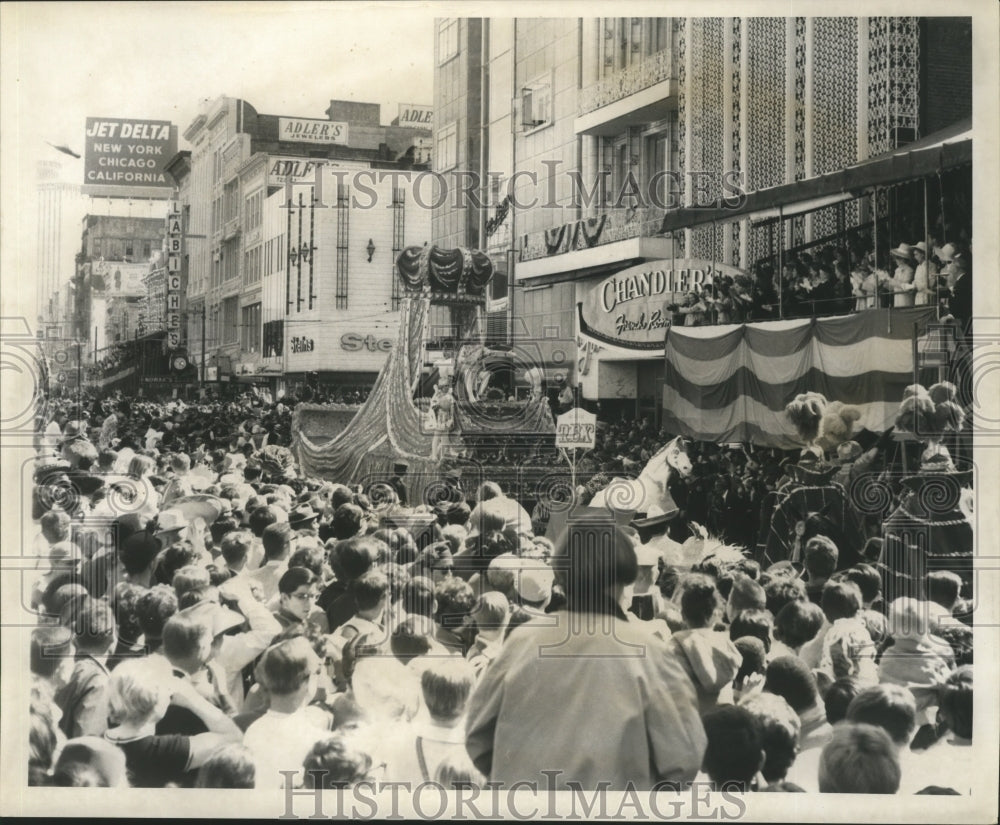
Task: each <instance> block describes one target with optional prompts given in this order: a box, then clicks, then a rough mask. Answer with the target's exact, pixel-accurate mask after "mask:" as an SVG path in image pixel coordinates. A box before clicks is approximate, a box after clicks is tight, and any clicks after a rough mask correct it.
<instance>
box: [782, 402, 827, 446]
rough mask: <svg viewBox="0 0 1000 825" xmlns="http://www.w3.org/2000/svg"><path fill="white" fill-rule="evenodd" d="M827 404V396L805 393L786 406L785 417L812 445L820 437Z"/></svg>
mask: <svg viewBox="0 0 1000 825" xmlns="http://www.w3.org/2000/svg"><path fill="white" fill-rule="evenodd" d="M827 403H828V402H827V400H826V396H824V395H822V394H821V393H818V392H804V393H800V394H799V395H796V396H795V398H793V399H792V400H791V401H789V402H788V404H786V405H785V415H786V416H788V420H789V421H790V422H791V423H792V426H793V427H795V431H796V432H797V433H798V435H799V438H801V439H802V440H803V441H804V442H806V443H811V442H813V441H815V440H816V439H817V438H818V437H819V433H820V422H821V421H822V419H823V414H824V413H825V412H826V407H827Z"/></svg>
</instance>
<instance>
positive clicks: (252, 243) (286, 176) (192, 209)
mask: <svg viewBox="0 0 1000 825" xmlns="http://www.w3.org/2000/svg"><path fill="white" fill-rule="evenodd" d="M326 115H327V119H325V120H323V119H313V118H302V117H285V116H279V115H266V114H258V112H257V111H256V110H255V109H254V108H253V107H252V106H251V105H250V104H249V103H247V102H246V101H241V100H237V99H234V98H229V97H221V98H218V99H217V100H215V101H214V102H212V103H210V104H207V105H206V106H205V108H204V110H203V111H202V113H200V114H199V116H198V117H197V118H196V119H195V120H194V121H193V122H192V123H191V124H190V125H189V126H188V128H187V130H186V131H185V133H184V137H185V139H186V140H188V141H189V142H190V143H191V145H192V149H191V152H190V157H189V158H176V159H175V161H174V162H173V163H172V164H171V168H172V170H173V173H174V176H175V179H176V180H177V182H178V197H179V202H180V206H181V210H182V214H183V216H184V224H185V241H184V243H185V256H184V257H185V265H184V267H183V275H184V279H183V280H184V282H185V284H186V287H185V305H186V306H185V312H184V316H185V317H186V319H187V323H186V341H187V348H188V352H189V355H190V356H191V357H192V358H193V359H195V361H196V362H198V363H199V364H200V365H201V366H203V367H204V373H205V376H206V378H207V379H208V380H210V381H219V382H222V383H249V382H253V383H261V384H265V385H269V386H277V385H278V384H281V383H283V381H284V378H283V372H284V368H285V366H287V365H286V364H285V363H284V362H283V361H279V362H276V361H275V360H274V357H271V358H265V350H266V349H268V347H266V346H265V344H268V345H269V350H270V351H274V352H278V353H284V352H285V351H286V349H285V345H286V343H287V342H286V341H285V340H284V337H285V335H286V332H285V330H286V327H285V324H284V321H285V318H286V313H287V312H288V311H289V310H288V305H287V304H281V305H278V304H275V305H273V306H270V307H265V306H264V290H265V278H267V277H269V276H273V275H275V273H276V272H279V271H280V272H285V271H287V268H288V266H289V265H290V262H289V260H288V256H289V255H292V254H294V255H296V256H301V255H302V250H301V244H300V238H299V235H298V234H296V235H295V237H294V238H293V237H291V236H289V235H287V233H288V232H290V231H291V230H290V229H289V227H288V226H285V225H284V224H282V221H281V216H287V214H288V213H289V210H288V208H287V204H286V203H285V202H284V201H282V197H283V193H284V192H285V189H286V187H292V189H293V190H297V191H298V192H300V193H304V197H305V203H306V205H307V206H308V207H310V208H311V205H312V199H313V197H314V196H315V195H317V194H318V195H319V196H320V197H322V198H323V199H324V200H325V201H329V202H330V203H331V204H333V205H332V206H331V207H330V208H329V209H316V210H312V211H313V214H312V216H311V217H313V219H314V222H313V224H311V225H310V226H309V227H307V234H308V233H317V234H316V235H312V234H310V235H309V236H310V237H318V235H319V234H320V233H322V232H323V231H325V229H323V227H325V226H326V221H327V220H328V218H327V217H326V216H327V214H328V213H331V212H336V211H337V210H336V205H337V203H338V181H341V180H343V178H339V177H337V174H336V173H338V172H339V173H342V174H347V173H348V172H351V173H354V172H358V171H360V170H364V169H368V170H372V169H378V170H384V171H386V172H388V171H401V170H404V171H405V170H411V171H419V170H422V169H426V158H425V157H424V154H425V152H426V144H427V143H429V140H430V136H431V132H430V130H429V129H428V128H426V127H424V126H414V125H400V124H399V123H398V122H397V124H395V125H382V123H381V109H380V107H379V105H378V104H371V103H359V102H354V101H340V100H332V101H331V102H330V106H329V108H328V109H327V111H326ZM329 175H333V177H329V179H328V180H327V178H328V176H329ZM324 180H326V181H327V189H326V191H325V194H324V193H323V192H322V191H320V190H321V188H322V186H323V181H324ZM382 194H384V193H380V194H379V197H381V196H382ZM350 197H351V198H353V197H354V195H353V194H352V195H351V196H350ZM388 197H389V200H387V201H385V202H384V203H383V202H380V204H379V205H380V206H385V207H386V208H385V209H377V210H371V211H372V212H378V213H379V214H380V216H384V217H385V219H386V220H387V221H391V220H392V215H393V211H392V209H391V208H389V207H391V197H392V194H391V192H390V193H389V195H388ZM348 202H350V199H349V200H348ZM279 207H284V210H283V212H281V213H275V214H271V212H272V211H273V210H274V209H276V208H279ZM411 223H412V222H411ZM389 225H390V226H391V224H389ZM415 225H416V224H414V226H415ZM372 233H373V234H372V240H373V243H374V242H375V235H377V234H378V233H376V232H375V230H374V229H373V230H372ZM429 236H430V223H429V215H428V221H427V227H426V230H425V232H424V235H423V238H422V240H421V242H423V241H426V240H427V239H429ZM331 237H332V240H331V243H332V247H330V249H331V250H336V249H337V248H338V247H337V244H338V243H339V241H338V236H337V235H336V231H335V232H334V235H333V236H331ZM324 238H325V236H324ZM367 240H368V239H367V237H366V238H365V241H367ZM414 240H416V239H415V238H414ZM391 244H392V236H391V230H390V232H389V237H388V240H387V242H386V244H385V245H383V246H381V247H376V249H377V251H378V252H379V256H380V258H381V256H382V255H384V254H386V252H388V251H389V250H391V248H392V247H391ZM327 251H328V250H327V249H324V253H325V252H327ZM310 254H311V251H310V252H307V253H306V257H308V256H309V255H310ZM366 256H367V253H366ZM319 257H320V256H319V255H318V253H317V261H318V260H319ZM341 257H343V256H341ZM373 258H374V256H373ZM335 259H336V255H334V256H333V258H331V260H335ZM302 260H304V258H300V257H296V258H295V259H294V263H293V264H292V265H295V266H296V267H298V266H299V265H300V263H301V261H302ZM365 262H366V263H367V260H366V261H365ZM382 263H383V264H385V265H384V266H381V267H380V269H379V275H378V277H379V279H380V280H381V281H383V282H384V285H385V286H386V288H387V289H388V288H389V286H390V284H391V280H392V261H391V259H387V260H386V261H383V262H382ZM350 266H351V267H354V266H357V262H356V261H355V258H354V256H353V255H352V256H350ZM331 271H332V270H331ZM325 272H326V271H325V270H324V273H325ZM364 274H365V275H366V276H368V277H369V278H370V277H371V276H373V275H374V274H375V273H374V272H373V271H371V270H369V271H368V272H366V273H364ZM331 277H334V276H331ZM364 282H365V279H364V278H363V277H362V274H361V273H360V272H359V273H358V277H357V279H356V280H355V284H356V286H360V285H361V284H362V283H364ZM331 283H332V282H331ZM313 287H314V289H320V288H321V287H320V285H318V284H316V282H315V281H314V283H313ZM322 288H323V289H325V288H326V283H325V282H324V284H323V286H322ZM307 303H308V304H309V309H310V310H312V309H314V306H313V299H310V300H308V301H307ZM297 310H298V306H296V311H297ZM265 316H266V317H265ZM289 320H291V319H289ZM326 320H327V319H326V317H325V316H323V317H320V316H318V315H316V314H315V313H313V314H312V315H311V316H310V323H312V324H314V325H316V326H315V327H314V328H313V329H318V327H321V326H323V325H324V324H325V323H326ZM276 321H277V322H281V324H282V338H281V341H280V342H278V343H277V345H275V342H274V341H272V338H271V336H272V335H273V334H274V330H275V329H276V328H275V327H274V326H273V324H274V322H276ZM266 324H268V325H269V326H266V327H265V325H266ZM290 327H291V325H290V324H289V326H288V328H290ZM202 330H204V336H203V335H202ZM312 337H313V338H314V339H315V338H317V337H320V338H321V336H318V335H313V336H312ZM265 339H266V340H265ZM317 354H320V353H317ZM322 355H324V356H328V355H329V356H331V357H333V358H336V357H337V353H336V351H334V352H333V354H332V355H331V351H330V350H329V349H328V348H325V349H324V350H323V351H322ZM380 355H381V358H382V360H384V355H385V353H384V350H383V351H381V353H380ZM324 363H326V362H324ZM288 368H289V369H290V370H291V371H292V372H293V373H297V374H298V377H299V378H300V379H302V378H303V376H306V375H308V374H311V373H313V372H321V371H329V364H327V365H326V367H325V368H323V369H320V370H317V369H316V368H315V365H314V366H313V368H310V369H308V370H305V371H302V370H298V371H297V370H295V369H294V367H288ZM377 372H378V369H377V368H376V369H375V370H374V373H373V374H372V376H371V378H372V379H373V378H374V374H375V373H377Z"/></svg>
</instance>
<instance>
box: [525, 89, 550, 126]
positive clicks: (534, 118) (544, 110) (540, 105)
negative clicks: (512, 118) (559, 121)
mask: <svg viewBox="0 0 1000 825" xmlns="http://www.w3.org/2000/svg"><path fill="white" fill-rule="evenodd" d="M551 122H552V79H551V77H545V78H544V79H541V80H538V81H536V82H534V83H529V84H528V85H527V86H525V87H524V88H522V89H521V125H522V126H524V128H525V130H527V131H530V130H532V129H540V128H542V127H543V126H548V125H549V124H550V123H551Z"/></svg>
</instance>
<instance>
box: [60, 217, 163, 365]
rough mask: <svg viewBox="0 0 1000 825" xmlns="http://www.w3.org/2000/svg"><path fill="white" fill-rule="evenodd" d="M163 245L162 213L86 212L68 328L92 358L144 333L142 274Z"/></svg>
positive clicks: (93, 359) (148, 268)
mask: <svg viewBox="0 0 1000 825" xmlns="http://www.w3.org/2000/svg"><path fill="white" fill-rule="evenodd" d="M162 246H163V219H162V218H129V217H121V216H115V215H86V216H85V217H84V219H83V233H82V236H81V245H80V255H79V256H78V259H77V260H78V270H77V277H76V279H75V286H76V289H75V303H74V312H73V321H74V329H73V330H72V334H73V336H74V337H76V338H77V339H78V340H80V341H85V342H87V346H86V351H87V352H88V353H89V359H90V360H91V361H95V360H97V361H99V360H101V358H102V357H104V354H105V351H106V350H107V349H108V348H109V347H111V346H112V345H114V344H115V343H120V342H122V341H127V340H131V339H134V338H136V337H138V336H141V335H142V334H144V333H145V331H146V330H145V329H144V322H143V320H142V319H141V317H140V311H141V306H140V302H141V300H142V298H143V297H144V296H145V294H146V286H145V277H146V275H147V274H148V273H149V271H150V268H151V262H152V261H153V260H154V258H158V257H159V256H160V253H161V251H162Z"/></svg>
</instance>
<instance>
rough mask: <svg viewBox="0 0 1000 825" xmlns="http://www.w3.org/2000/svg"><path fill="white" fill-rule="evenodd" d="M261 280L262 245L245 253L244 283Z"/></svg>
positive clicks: (248, 283) (254, 282)
mask: <svg viewBox="0 0 1000 825" xmlns="http://www.w3.org/2000/svg"><path fill="white" fill-rule="evenodd" d="M259 281H260V246H259V245H258V246H255V247H254V248H253V249H251V250H249V251H248V252H245V253H244V254H243V283H244V284H246V285H247V286H250V285H252V284H256V283H258V282H259Z"/></svg>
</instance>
